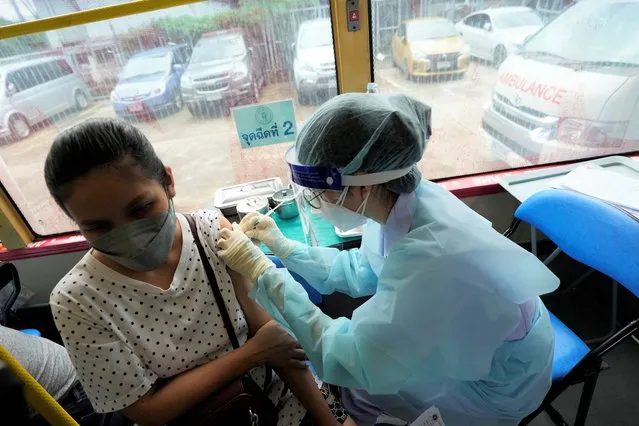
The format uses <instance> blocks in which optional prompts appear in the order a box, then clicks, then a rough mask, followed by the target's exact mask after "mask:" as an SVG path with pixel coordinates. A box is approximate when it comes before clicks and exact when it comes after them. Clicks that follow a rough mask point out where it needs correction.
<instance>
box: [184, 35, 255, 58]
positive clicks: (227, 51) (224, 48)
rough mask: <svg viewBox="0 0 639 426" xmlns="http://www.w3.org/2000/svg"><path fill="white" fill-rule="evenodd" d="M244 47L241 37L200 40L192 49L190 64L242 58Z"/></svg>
mask: <svg viewBox="0 0 639 426" xmlns="http://www.w3.org/2000/svg"><path fill="white" fill-rule="evenodd" d="M245 53H246V46H245V45H244V39H243V38H242V36H241V35H237V34H233V35H227V36H218V37H207V38H202V39H200V41H199V42H198V43H197V45H196V46H195V49H193V56H191V63H193V64H197V63H199V62H210V61H219V60H223V59H231V58H233V57H234V56H243V55H244V54H245Z"/></svg>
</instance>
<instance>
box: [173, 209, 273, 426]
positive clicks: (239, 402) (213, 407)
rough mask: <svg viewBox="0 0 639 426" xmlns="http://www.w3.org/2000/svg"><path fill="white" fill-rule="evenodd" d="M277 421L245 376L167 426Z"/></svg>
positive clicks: (265, 425)
mask: <svg viewBox="0 0 639 426" xmlns="http://www.w3.org/2000/svg"><path fill="white" fill-rule="evenodd" d="M185 217H186V220H187V222H188V223H189V227H190V228H191V234H193V240H194V241H195V245H196V246H197V249H198V252H199V253H200V259H201V260H202V264H203V265H204V270H205V271H206V275H207V277H208V280H209V285H210V286H211V289H212V290H213V296H215V302H216V303H217V306H218V308H219V310H220V315H221V316H222V320H223V322H224V327H225V328H226V332H227V333H228V335H229V338H230V339H231V343H232V344H233V348H234V349H237V348H239V347H240V344H239V341H238V340H237V336H236V335H235V331H234V330H233V323H232V322H231V318H230V317H229V314H228V311H227V310H226V305H225V304H224V297H223V296H222V293H221V292H220V289H219V287H218V286H217V282H216V280H215V274H214V273H213V268H211V264H210V262H209V261H208V259H207V256H206V252H205V251H204V247H203V246H202V243H201V242H200V238H199V236H198V234H197V227H196V225H195V219H194V218H193V216H191V215H185ZM266 372H267V374H266V376H267V377H266V380H265V385H264V387H265V388H267V387H268V383H269V382H270V377H271V375H272V370H271V369H270V368H269V367H268V366H267V367H266ZM277 420H278V412H277V408H276V407H275V405H274V404H273V403H272V402H271V400H270V399H269V397H268V395H267V394H266V392H265V391H263V390H262V389H261V388H260V387H259V386H258V384H257V383H255V381H253V379H251V377H250V376H249V375H248V374H246V375H244V376H243V377H241V378H239V379H236V380H235V381H233V382H232V383H231V384H229V385H228V386H226V387H225V388H224V389H221V390H220V391H218V392H216V393H215V394H213V395H211V396H210V397H209V398H208V399H206V400H205V401H203V402H201V403H199V404H198V405H196V406H195V407H193V408H192V409H191V410H189V412H188V413H185V414H183V415H182V416H180V417H178V418H177V419H175V420H173V421H172V422H170V423H169V426H225V425H234V426H235V425H237V426H276V425H277Z"/></svg>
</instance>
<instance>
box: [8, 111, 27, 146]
mask: <svg viewBox="0 0 639 426" xmlns="http://www.w3.org/2000/svg"><path fill="white" fill-rule="evenodd" d="M9 130H11V137H12V139H13V140H14V141H19V140H21V139H24V138H27V137H29V135H30V134H31V125H30V124H29V122H28V121H27V119H26V118H25V117H23V116H22V115H13V116H11V118H10V119H9Z"/></svg>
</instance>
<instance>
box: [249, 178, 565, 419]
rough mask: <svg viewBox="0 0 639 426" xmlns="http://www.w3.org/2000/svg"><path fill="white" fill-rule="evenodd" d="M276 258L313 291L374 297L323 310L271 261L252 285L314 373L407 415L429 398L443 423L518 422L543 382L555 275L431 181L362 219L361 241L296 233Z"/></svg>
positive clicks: (546, 382) (547, 379) (547, 376)
mask: <svg viewBox="0 0 639 426" xmlns="http://www.w3.org/2000/svg"><path fill="white" fill-rule="evenodd" d="M385 227H386V229H383V228H385ZM389 240H391V241H389ZM283 262H284V264H285V266H286V267H287V268H288V269H289V270H290V271H294V272H296V273H298V274H299V275H300V276H302V277H303V278H304V279H306V280H307V281H308V283H309V284H310V285H311V286H313V287H314V288H315V289H317V290H318V291H319V292H320V293H322V294H331V293H333V292H335V291H338V292H342V293H346V294H348V295H351V296H353V297H360V296H371V298H370V299H369V300H368V301H366V302H365V303H364V304H363V305H362V306H360V307H359V308H357V309H356V310H355V311H354V312H353V315H352V319H347V318H338V319H332V318H330V317H328V316H327V315H325V314H324V313H322V312H321V310H320V309H319V308H318V307H316V306H315V305H313V303H312V302H311V301H310V300H309V299H308V296H307V294H306V292H305V291H304V289H303V287H302V286H301V285H300V284H298V283H297V282H295V281H294V280H293V278H292V277H291V276H290V274H289V273H288V272H287V271H286V270H281V269H274V268H272V269H269V270H267V271H266V272H265V273H264V274H262V276H261V277H260V278H259V279H258V282H257V284H256V287H255V288H254V290H253V292H252V295H251V296H252V297H254V298H255V299H256V300H257V301H258V302H259V304H260V305H262V306H263V307H264V308H265V309H266V310H267V311H268V312H269V314H271V315H272V316H273V317H274V318H275V319H276V320H278V321H279V322H280V323H281V324H282V325H284V326H285V327H287V328H288V329H289V330H291V331H292V332H293V334H295V336H296V337H297V338H298V340H299V341H300V343H301V345H302V346H303V348H304V350H305V351H306V354H307V355H308V357H309V359H310V361H311V363H312V365H313V367H314V369H315V371H316V372H317V374H318V376H319V377H320V378H321V379H322V380H324V381H325V382H328V383H331V384H334V385H339V386H343V387H347V388H352V389H362V390H364V391H365V392H366V395H368V397H369V398H370V402H371V403H373V404H375V405H377V406H379V408H380V409H381V410H382V411H384V412H386V413H388V414H391V415H393V416H395V417H399V418H400V419H402V420H404V421H407V422H410V421H413V420H414V419H416V418H417V417H418V416H419V415H420V414H421V413H422V412H423V411H425V410H426V409H427V408H429V407H430V406H431V405H435V406H437V407H438V408H439V410H440V412H441V414H442V418H443V420H444V422H445V423H446V424H447V426H450V425H453V426H456V425H464V426H470V425H472V426H476V425H482V426H483V425H516V424H517V423H518V422H519V421H520V420H521V419H522V418H524V417H525V416H526V415H527V414H529V413H531V412H532V411H533V410H534V409H536V408H537V407H538V406H539V404H540V403H541V401H542V400H543V398H544V396H545V394H546V393H547V391H548V389H549V388H550V384H551V365H552V357H553V345H554V338H553V332H552V329H551V326H550V320H549V317H548V313H547V311H546V308H545V307H544V305H543V303H542V302H541V300H540V299H539V295H542V294H545V293H549V292H551V291H553V290H555V289H556V288H557V287H558V285H559V280H558V278H557V277H556V276H555V275H553V274H552V273H551V272H550V271H549V270H548V269H547V268H546V267H545V266H544V265H543V264H542V263H541V262H540V261H539V260H538V259H537V258H536V257H535V256H533V255H532V254H531V253H529V252H527V251H525V250H524V249H522V248H520V247H519V246H517V245H516V244H515V243H513V242H512V241H510V240H508V239H506V238H504V237H503V236H502V235H500V234H499V233H498V232H496V231H495V230H494V229H493V228H492V227H491V226H490V223H489V222H487V221H486V220H485V219H484V218H483V217H481V216H480V215H478V214H477V213H475V212H473V211H472V210H471V209H470V208H468V207H467V206H466V205H465V204H463V203H462V202H461V201H460V200H458V199H457V198H456V197H455V196H453V195H452V194H451V193H450V192H448V191H446V190H444V189H443V188H442V187H440V186H439V185H437V184H434V183H432V182H429V181H426V180H423V181H422V182H421V183H420V185H419V186H418V188H417V189H416V190H415V192H414V193H413V194H405V195H402V196H400V198H399V200H398V202H397V204H396V206H395V208H394V209H393V212H391V217H389V221H388V222H387V224H386V225H384V226H380V225H378V224H376V223H372V222H371V221H369V223H368V225H367V229H366V232H365V234H364V236H363V238H362V245H361V249H353V250H349V251H339V250H337V249H332V248H322V247H308V246H305V245H302V244H299V245H298V246H297V247H296V248H295V250H294V251H293V253H292V254H291V255H290V256H289V257H288V258H286V259H284V260H283Z"/></svg>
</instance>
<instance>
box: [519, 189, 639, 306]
mask: <svg viewBox="0 0 639 426" xmlns="http://www.w3.org/2000/svg"><path fill="white" fill-rule="evenodd" d="M515 216H516V217H517V218H519V219H521V220H523V221H525V222H528V223H529V224H531V225H532V226H534V227H536V228H537V229H539V230H540V231H542V232H543V233H544V234H546V236H547V237H548V238H550V239H551V240H552V241H553V242H554V243H555V244H557V247H559V248H561V250H563V251H564V253H566V254H567V255H568V256H570V257H572V258H573V259H575V260H576V261H578V262H581V263H583V264H585V265H588V266H590V267H591V268H593V269H596V270H598V271H599V272H601V273H603V274H605V275H607V276H609V277H610V278H613V279H614V280H616V281H617V282H618V283H620V284H621V285H623V286H624V287H626V288H627V289H628V290H630V291H631V292H632V293H634V295H635V296H637V297H639V256H637V253H638V252H639V220H638V219H637V218H635V217H634V216H631V215H630V214H628V213H626V212H624V211H623V210H621V209H619V208H616V207H613V206H611V205H610V204H606V203H605V202H602V201H600V200H597V199H596V198H592V197H588V196H586V195H583V194H579V193H577V192H574V191H565V190H557V189H549V190H545V191H540V192H538V193H536V194H535V195H533V196H532V197H530V198H528V199H526V200H525V201H524V202H523V203H522V204H521V206H519V208H518V209H517V211H516V212H515Z"/></svg>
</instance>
